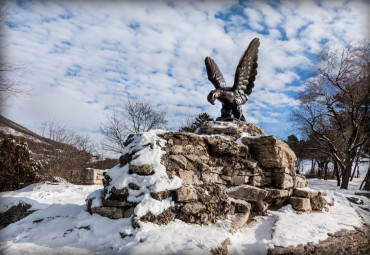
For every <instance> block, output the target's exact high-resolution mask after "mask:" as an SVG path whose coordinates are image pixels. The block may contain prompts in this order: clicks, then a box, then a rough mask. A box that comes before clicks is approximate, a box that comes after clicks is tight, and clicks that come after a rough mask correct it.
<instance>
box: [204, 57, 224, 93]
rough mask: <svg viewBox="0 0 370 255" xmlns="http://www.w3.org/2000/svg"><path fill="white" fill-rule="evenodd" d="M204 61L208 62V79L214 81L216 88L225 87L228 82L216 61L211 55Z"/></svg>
mask: <svg viewBox="0 0 370 255" xmlns="http://www.w3.org/2000/svg"><path fill="white" fill-rule="evenodd" d="M204 62H205V64H206V69H207V75H208V80H209V81H210V82H212V84H213V85H214V86H215V88H216V89H220V88H225V87H226V83H225V80H224V77H223V76H222V73H221V71H220V69H219V68H218V66H217V64H216V62H215V61H214V60H213V59H212V58H210V57H206V59H205V60H204Z"/></svg>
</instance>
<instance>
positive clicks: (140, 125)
mask: <svg viewBox="0 0 370 255" xmlns="http://www.w3.org/2000/svg"><path fill="white" fill-rule="evenodd" d="M166 123H167V120H166V112H165V111H158V110H155V109H154V108H153V107H152V106H151V105H150V104H149V103H148V102H146V101H144V100H131V99H129V98H127V101H126V103H125V105H124V106H123V109H122V111H121V112H117V111H116V112H113V113H112V114H108V115H106V121H105V122H104V123H101V124H100V131H101V133H102V134H103V135H104V136H105V140H104V141H102V148H103V149H104V150H108V151H111V152H114V153H121V152H122V150H123V148H124V147H125V145H124V142H125V139H126V137H127V135H129V134H132V133H140V132H147V131H149V130H151V129H156V128H163V127H164V125H165V124H166Z"/></svg>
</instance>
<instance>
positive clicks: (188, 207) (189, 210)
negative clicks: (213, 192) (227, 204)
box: [181, 202, 206, 214]
mask: <svg viewBox="0 0 370 255" xmlns="http://www.w3.org/2000/svg"><path fill="white" fill-rule="evenodd" d="M205 209H206V207H205V206H204V205H203V204H202V203H199V202H191V203H186V204H185V205H184V206H183V207H182V208H181V211H182V212H183V213H185V214H199V213H200V212H202V211H204V210H205Z"/></svg>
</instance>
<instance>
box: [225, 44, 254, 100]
mask: <svg viewBox="0 0 370 255" xmlns="http://www.w3.org/2000/svg"><path fill="white" fill-rule="evenodd" d="M259 45H260V41H259V39H258V38H254V39H253V41H252V42H251V43H250V44H249V46H248V49H247V50H246V51H245V52H244V55H243V56H242V57H241V59H240V60H239V64H238V67H237V68H236V72H235V80H234V86H233V88H232V91H234V94H235V102H236V103H237V104H238V105H242V104H245V103H246V102H247V100H248V95H250V94H251V93H252V89H253V87H254V81H255V79H256V75H257V66H258V64H257V59H258V46H259Z"/></svg>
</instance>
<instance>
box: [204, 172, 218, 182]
mask: <svg viewBox="0 0 370 255" xmlns="http://www.w3.org/2000/svg"><path fill="white" fill-rule="evenodd" d="M202 180H203V181H204V183H205V184H216V183H219V184H221V183H222V179H221V177H220V176H219V175H218V174H215V173H202Z"/></svg>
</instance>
